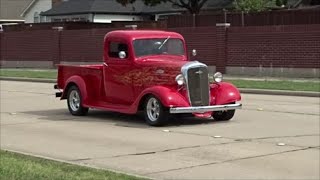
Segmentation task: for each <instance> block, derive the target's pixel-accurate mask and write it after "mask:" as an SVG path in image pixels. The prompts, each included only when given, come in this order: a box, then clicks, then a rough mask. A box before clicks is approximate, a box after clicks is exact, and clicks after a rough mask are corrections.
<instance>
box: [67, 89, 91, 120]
mask: <svg viewBox="0 0 320 180" xmlns="http://www.w3.org/2000/svg"><path fill="white" fill-rule="evenodd" d="M67 103H68V109H69V112H70V113H71V114H72V115H75V116H84V115H86V114H87V113H88V110H89V108H86V107H83V106H82V97H81V93H80V90H79V88H78V87H77V86H71V87H70V88H69V90H68V97H67Z"/></svg>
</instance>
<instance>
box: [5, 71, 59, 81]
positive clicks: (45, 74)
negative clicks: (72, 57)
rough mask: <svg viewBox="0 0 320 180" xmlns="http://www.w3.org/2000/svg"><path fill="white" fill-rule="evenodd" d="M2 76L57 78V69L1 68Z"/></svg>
mask: <svg viewBox="0 0 320 180" xmlns="http://www.w3.org/2000/svg"><path fill="white" fill-rule="evenodd" d="M0 76H4V77H24V78H45V79H56V78H57V71H56V70H31V69H27V70H26V69H1V70H0Z"/></svg>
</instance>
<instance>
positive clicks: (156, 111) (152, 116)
mask: <svg viewBox="0 0 320 180" xmlns="http://www.w3.org/2000/svg"><path fill="white" fill-rule="evenodd" d="M168 114H169V112H168V110H167V109H166V108H165V107H164V106H163V105H162V103H161V102H160V100H159V99H157V98H156V97H154V96H149V97H148V98H147V99H146V102H145V107H144V118H145V120H146V122H147V123H148V124H149V125H151V126H161V125H164V124H166V123H167V121H168Z"/></svg>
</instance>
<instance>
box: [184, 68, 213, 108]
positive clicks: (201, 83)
mask: <svg viewBox="0 0 320 180" xmlns="http://www.w3.org/2000/svg"><path fill="white" fill-rule="evenodd" d="M187 86H188V91H189V99H190V103H191V105H192V106H208V105H209V80H208V69H207V67H206V66H195V67H192V66H191V67H189V68H188V69H187Z"/></svg>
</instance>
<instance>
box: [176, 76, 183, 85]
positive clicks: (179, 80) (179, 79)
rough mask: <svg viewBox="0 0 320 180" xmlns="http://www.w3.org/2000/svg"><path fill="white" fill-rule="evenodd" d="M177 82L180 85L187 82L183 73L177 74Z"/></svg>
mask: <svg viewBox="0 0 320 180" xmlns="http://www.w3.org/2000/svg"><path fill="white" fill-rule="evenodd" d="M176 82H177V84H178V85H179V86H182V85H183V84H184V83H185V80H184V77H183V75H182V74H178V75H177V76H176Z"/></svg>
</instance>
